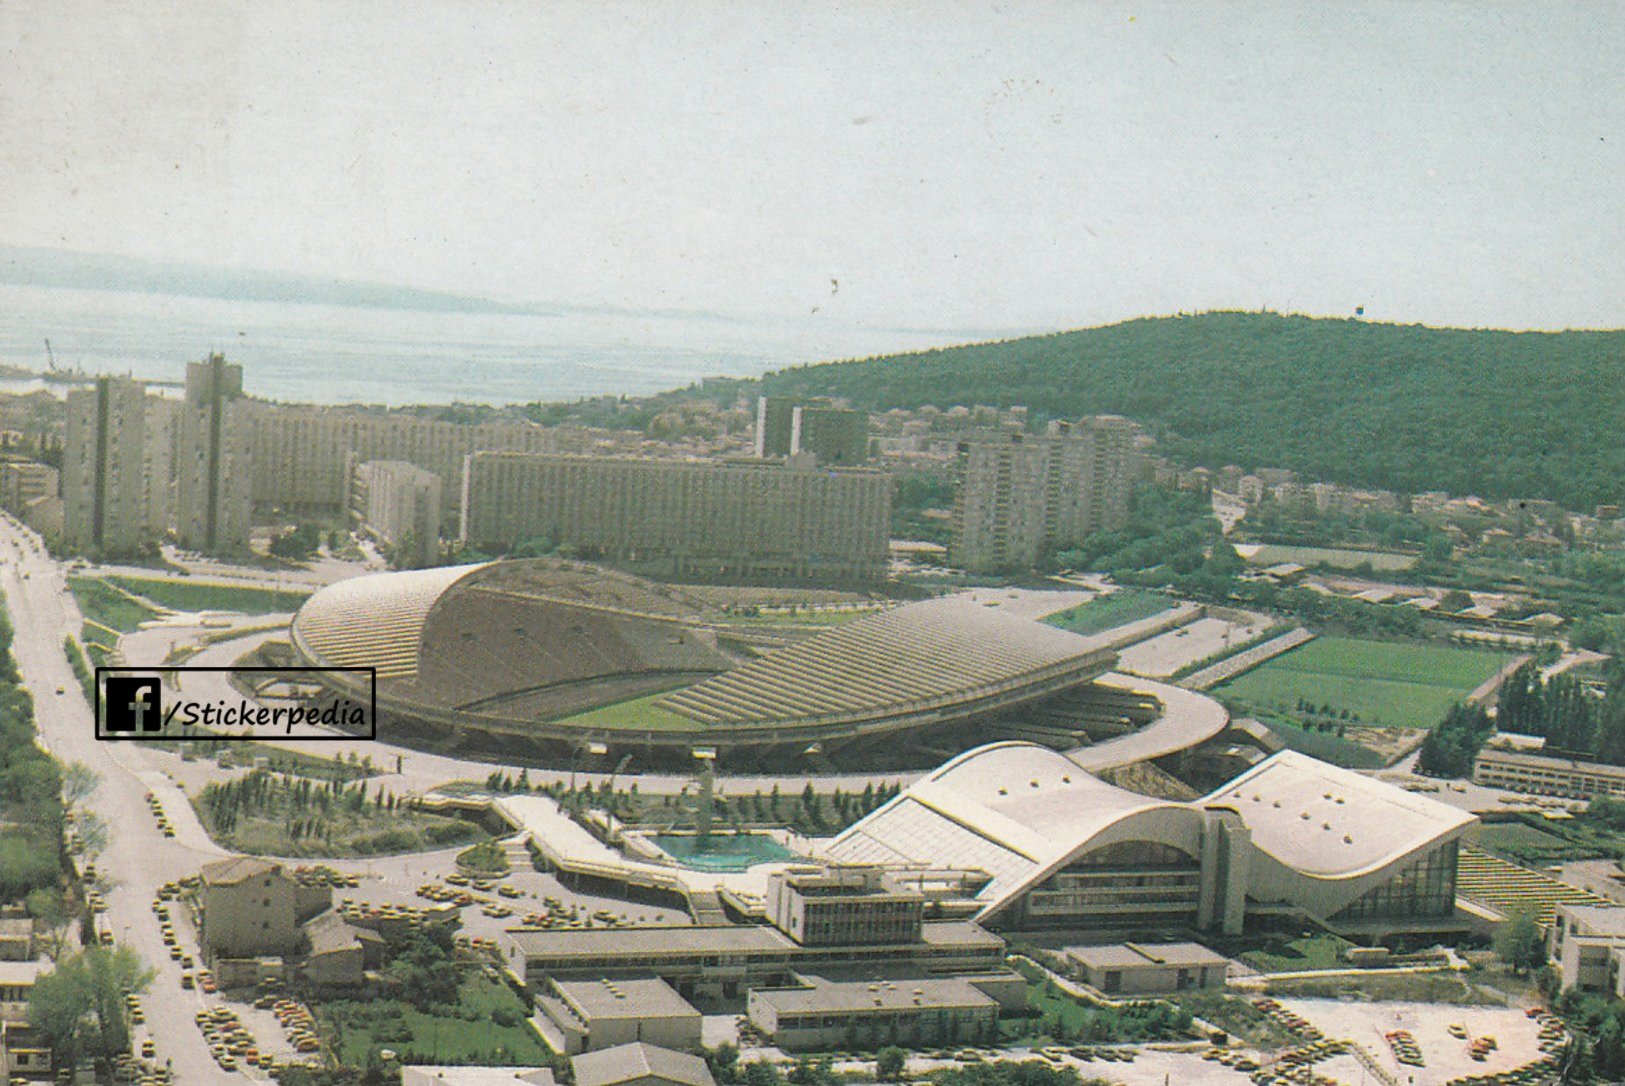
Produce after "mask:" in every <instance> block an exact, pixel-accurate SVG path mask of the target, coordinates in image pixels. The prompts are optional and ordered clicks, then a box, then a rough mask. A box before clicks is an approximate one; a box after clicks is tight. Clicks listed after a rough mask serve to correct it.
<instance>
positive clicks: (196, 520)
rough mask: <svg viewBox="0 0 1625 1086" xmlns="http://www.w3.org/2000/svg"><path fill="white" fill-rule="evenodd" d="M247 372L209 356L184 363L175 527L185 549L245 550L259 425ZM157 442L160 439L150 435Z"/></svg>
mask: <svg viewBox="0 0 1625 1086" xmlns="http://www.w3.org/2000/svg"><path fill="white" fill-rule="evenodd" d="M258 407H259V405H258V404H256V403H254V402H253V401H252V400H249V399H246V398H245V397H244V396H243V368H242V367H241V366H239V365H236V364H234V363H229V362H227V361H226V360H225V358H224V357H223V356H222V355H219V354H212V355H210V356H209V357H208V358H207V359H206V360H204V361H202V362H189V363H187V365H186V398H185V400H184V401H182V402H181V403H180V404H178V405H177V407H176V409H175V416H176V417H175V418H174V420H173V422H172V425H173V427H174V452H173V456H174V469H173V472H172V474H173V476H174V479H175V500H174V517H173V525H174V529H175V533H176V536H177V537H178V538H179V540H180V542H181V544H182V546H186V547H191V548H193V549H195V550H199V551H202V552H204V553H205V554H241V553H243V552H245V551H247V550H248V536H249V518H250V515H251V513H252V510H253V495H252V490H251V488H252V485H253V479H254V471H253V451H254V420H255V417H256V414H257V409H258ZM153 440H154V444H156V442H158V441H161V440H162V439H161V436H160V435H159V434H156V433H155V434H154V435H153Z"/></svg>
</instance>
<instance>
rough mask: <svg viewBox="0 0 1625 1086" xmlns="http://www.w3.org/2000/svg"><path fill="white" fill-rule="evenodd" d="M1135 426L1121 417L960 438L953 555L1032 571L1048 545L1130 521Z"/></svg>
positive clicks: (973, 564) (968, 564)
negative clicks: (1035, 431) (1040, 431)
mask: <svg viewBox="0 0 1625 1086" xmlns="http://www.w3.org/2000/svg"><path fill="white" fill-rule="evenodd" d="M1134 433H1135V426H1134V424H1133V423H1132V422H1130V421H1129V420H1127V419H1124V418H1120V417H1118V416H1115V415H1101V416H1096V417H1094V418H1086V419H1082V420H1080V421H1078V422H1076V423H1059V424H1055V425H1054V426H1052V428H1051V431H1050V432H1049V433H1046V434H1044V435H1041V436H1040V435H1032V434H1020V433H1010V434H1005V435H1002V436H999V437H990V438H987V439H983V440H976V441H966V442H961V443H960V445H959V449H958V453H957V456H956V458H955V462H954V482H955V494H954V520H953V541H952V544H951V546H950V547H949V560H950V561H951V562H953V564H954V565H957V566H960V567H962V568H964V569H967V570H971V571H974V572H993V571H999V570H1010V569H1029V568H1031V567H1033V566H1036V565H1037V564H1038V563H1039V561H1040V559H1041V558H1042V557H1043V555H1044V554H1045V553H1046V552H1047V551H1050V550H1054V549H1056V548H1062V547H1066V546H1070V545H1075V544H1078V543H1081V542H1082V541H1083V540H1084V539H1085V538H1087V537H1088V536H1089V535H1090V534H1091V533H1092V532H1097V531H1101V530H1103V529H1109V528H1118V527H1121V526H1122V525H1123V524H1124V523H1125V522H1126V521H1127V520H1128V499H1129V494H1130V492H1131V490H1132V489H1133V473H1134V464H1133V461H1134Z"/></svg>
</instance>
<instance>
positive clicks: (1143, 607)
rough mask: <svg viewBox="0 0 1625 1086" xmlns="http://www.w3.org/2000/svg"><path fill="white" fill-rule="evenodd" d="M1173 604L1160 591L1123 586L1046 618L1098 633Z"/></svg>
mask: <svg viewBox="0 0 1625 1086" xmlns="http://www.w3.org/2000/svg"><path fill="white" fill-rule="evenodd" d="M1173 606H1174V601H1173V600H1171V599H1169V598H1168V597H1167V596H1164V595H1162V594H1161V593H1159V592H1144V591H1141V590H1139V589H1136V588H1122V589H1119V590H1117V591H1116V592H1113V593H1111V594H1110V595H1106V596H1096V597H1095V598H1094V599H1092V600H1089V601H1088V602H1086V603H1080V604H1078V606H1076V607H1074V608H1072V609H1071V610H1069V611H1061V612H1059V613H1057V614H1053V615H1050V616H1049V617H1048V618H1046V619H1044V621H1045V622H1047V623H1049V624H1050V625H1051V626H1059V627H1060V628H1061V629H1063V630H1071V631H1072V632H1073V633H1077V634H1097V633H1100V632H1101V631H1103V630H1110V629H1112V628H1114V627H1116V626H1126V625H1128V624H1129V623H1130V622H1138V621H1140V620H1141V619H1143V618H1150V617H1151V616H1152V615H1160V614H1162V612H1164V611H1167V610H1169V609H1171V608H1172V607H1173Z"/></svg>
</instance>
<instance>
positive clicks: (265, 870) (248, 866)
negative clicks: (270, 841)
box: [199, 856, 282, 886]
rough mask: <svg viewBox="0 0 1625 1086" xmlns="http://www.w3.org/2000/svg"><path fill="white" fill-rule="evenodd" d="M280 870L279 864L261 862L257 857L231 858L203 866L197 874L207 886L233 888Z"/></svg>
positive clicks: (266, 861) (268, 861)
mask: <svg viewBox="0 0 1625 1086" xmlns="http://www.w3.org/2000/svg"><path fill="white" fill-rule="evenodd" d="M281 869H282V865H281V864H276V863H272V862H271V861H270V860H262V859H260V858H259V857H258V856H233V857H231V858H230V859H226V860H216V861H215V862H214V863H209V864H204V865H203V867H202V868H201V869H200V871H199V874H201V875H202V876H203V881H204V883H205V884H207V885H209V886H235V885H236V884H237V883H240V882H243V881H245V880H247V879H252V878H258V877H259V876H261V875H269V874H271V873H273V872H276V871H280V870H281Z"/></svg>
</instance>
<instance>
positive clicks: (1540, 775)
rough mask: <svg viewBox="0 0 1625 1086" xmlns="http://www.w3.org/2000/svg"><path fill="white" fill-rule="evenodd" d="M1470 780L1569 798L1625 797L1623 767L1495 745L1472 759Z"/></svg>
mask: <svg viewBox="0 0 1625 1086" xmlns="http://www.w3.org/2000/svg"><path fill="white" fill-rule="evenodd" d="M1473 781H1474V782H1475V783H1477V784H1482V785H1484V786H1485V787H1487V788H1507V789H1511V790H1513V791H1517V792H1533V793H1535V794H1536V795H1540V796H1564V797H1567V798H1569V799H1590V798H1591V797H1592V796H1615V797H1619V796H1625V766H1617V765H1607V764H1605V763H1603V762H1582V761H1578V760H1576V759H1573V758H1558V757H1554V756H1552V755H1549V754H1530V753H1527V752H1524V751H1517V750H1501V749H1497V748H1495V747H1485V748H1484V749H1483V750H1482V751H1480V752H1479V754H1478V757H1477V758H1476V759H1474V760H1473Z"/></svg>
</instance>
